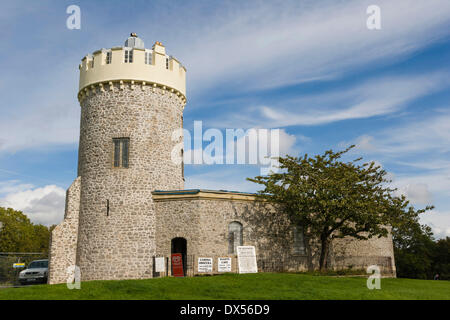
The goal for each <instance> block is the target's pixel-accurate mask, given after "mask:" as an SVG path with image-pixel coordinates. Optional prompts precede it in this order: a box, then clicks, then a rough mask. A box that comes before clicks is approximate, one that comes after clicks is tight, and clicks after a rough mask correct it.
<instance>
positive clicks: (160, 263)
mask: <svg viewBox="0 0 450 320" xmlns="http://www.w3.org/2000/svg"><path fill="white" fill-rule="evenodd" d="M165 260H166V259H165V258H164V257H156V258H155V272H166V263H165Z"/></svg>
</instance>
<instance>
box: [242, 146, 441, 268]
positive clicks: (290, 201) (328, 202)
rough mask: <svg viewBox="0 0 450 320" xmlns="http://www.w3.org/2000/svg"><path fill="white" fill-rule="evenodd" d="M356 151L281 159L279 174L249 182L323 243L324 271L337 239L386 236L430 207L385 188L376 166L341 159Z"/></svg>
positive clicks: (385, 184) (264, 197)
mask: <svg viewBox="0 0 450 320" xmlns="http://www.w3.org/2000/svg"><path fill="white" fill-rule="evenodd" d="M353 147H354V146H350V147H349V148H347V149H346V150H344V151H340V152H333V151H332V150H328V151H326V152H325V153H324V154H323V155H316V156H314V157H309V156H308V155H307V154H305V155H304V156H303V157H292V156H286V157H279V158H278V161H279V168H280V173H272V174H270V175H268V176H257V177H255V178H248V180H249V181H252V182H255V183H258V184H261V185H263V186H264V189H263V190H260V191H259V192H258V194H259V196H260V197H261V198H263V199H266V200H268V201H270V202H272V203H274V204H276V205H278V206H280V207H281V208H282V209H283V211H284V212H285V213H287V215H288V217H289V218H290V220H291V222H292V223H293V224H296V225H298V226H302V227H304V230H305V235H306V236H307V237H308V238H315V239H318V240H319V241H320V246H321V247H320V249H321V250H320V258H319V265H320V270H324V269H325V268H326V267H327V266H326V261H327V256H328V250H329V247H330V243H331V242H332V240H333V239H335V238H343V237H353V238H356V239H369V238H372V237H383V236H387V235H388V233H389V226H390V225H402V224H405V223H407V222H408V221H412V220H414V219H417V217H418V215H419V214H420V213H422V212H425V211H426V210H430V209H432V207H427V208H425V209H422V210H415V209H414V208H413V207H411V206H409V202H408V201H407V200H406V198H405V197H404V196H396V195H395V191H396V189H393V188H390V187H388V186H387V184H388V183H390V182H391V181H390V180H388V179H386V174H387V173H386V171H384V170H383V169H382V168H381V167H380V166H377V165H376V164H375V163H374V162H369V163H363V164H359V161H360V160H361V158H358V159H355V160H352V161H348V162H343V161H342V160H341V157H342V155H343V154H345V153H346V152H348V151H349V150H350V149H352V148H353Z"/></svg>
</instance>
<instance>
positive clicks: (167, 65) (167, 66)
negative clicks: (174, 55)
mask: <svg viewBox="0 0 450 320" xmlns="http://www.w3.org/2000/svg"><path fill="white" fill-rule="evenodd" d="M166 69H169V58H166Z"/></svg>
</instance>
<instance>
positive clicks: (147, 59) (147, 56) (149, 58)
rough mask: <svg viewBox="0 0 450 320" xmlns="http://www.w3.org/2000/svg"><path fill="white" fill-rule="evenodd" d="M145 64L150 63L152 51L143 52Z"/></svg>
mask: <svg viewBox="0 0 450 320" xmlns="http://www.w3.org/2000/svg"><path fill="white" fill-rule="evenodd" d="M145 64H152V53H151V52H146V53H145Z"/></svg>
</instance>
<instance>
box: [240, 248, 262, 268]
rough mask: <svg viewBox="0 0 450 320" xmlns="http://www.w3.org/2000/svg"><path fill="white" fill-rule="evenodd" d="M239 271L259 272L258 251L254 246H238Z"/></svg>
mask: <svg viewBox="0 0 450 320" xmlns="http://www.w3.org/2000/svg"><path fill="white" fill-rule="evenodd" d="M237 254H238V265H239V273H257V272H258V266H257V264H256V252H255V247H254V246H238V247H237Z"/></svg>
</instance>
